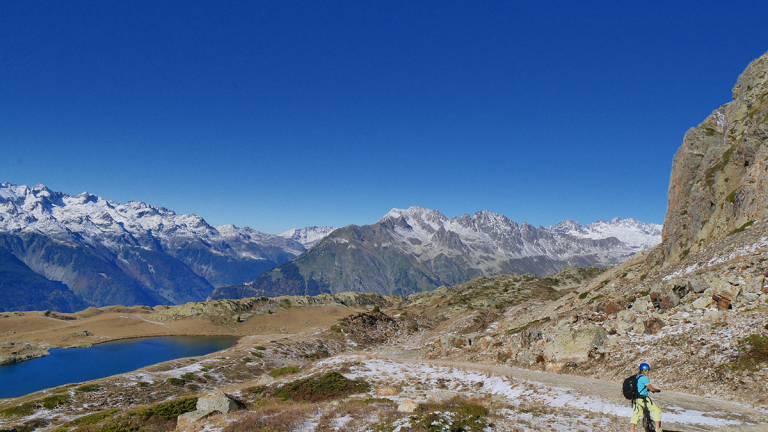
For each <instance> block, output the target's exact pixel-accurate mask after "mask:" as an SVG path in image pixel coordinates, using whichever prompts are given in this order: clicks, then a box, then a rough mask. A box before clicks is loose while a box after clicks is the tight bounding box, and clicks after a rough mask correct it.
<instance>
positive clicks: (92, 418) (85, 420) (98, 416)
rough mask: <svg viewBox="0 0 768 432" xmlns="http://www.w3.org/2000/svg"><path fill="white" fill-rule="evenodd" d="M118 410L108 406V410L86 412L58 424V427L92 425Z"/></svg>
mask: <svg viewBox="0 0 768 432" xmlns="http://www.w3.org/2000/svg"><path fill="white" fill-rule="evenodd" d="M118 410H119V408H110V409H108V410H104V411H100V412H97V413H93V414H88V415H86V416H82V417H78V418H76V419H74V420H72V421H69V422H67V423H64V424H63V425H61V426H60V428H59V429H64V430H68V429H69V428H70V427H73V426H86V425H92V424H96V423H99V422H101V421H102V420H105V419H108V418H110V417H112V416H113V415H115V413H116V412H117V411H118Z"/></svg>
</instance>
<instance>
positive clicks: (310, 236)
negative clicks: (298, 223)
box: [278, 226, 336, 249]
mask: <svg viewBox="0 0 768 432" xmlns="http://www.w3.org/2000/svg"><path fill="white" fill-rule="evenodd" d="M335 229H336V228H334V227H329V226H319V227H318V226H313V227H307V228H293V229H289V230H288V231H286V232H284V233H281V234H278V235H279V236H280V237H283V238H287V239H291V240H293V241H296V242H299V243H301V244H302V246H304V247H305V248H307V249H309V248H311V247H312V246H314V245H316V244H317V242H319V241H320V240H322V239H324V238H325V237H326V236H327V235H328V234H330V233H332V232H333V230H335Z"/></svg>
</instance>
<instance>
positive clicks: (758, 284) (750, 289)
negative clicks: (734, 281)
mask: <svg viewBox="0 0 768 432" xmlns="http://www.w3.org/2000/svg"><path fill="white" fill-rule="evenodd" d="M764 283H765V276H763V275H759V276H757V277H754V278H752V279H750V280H749V283H747V286H746V287H744V292H745V293H755V294H759V293H760V291H761V290H762V289H763V284H764Z"/></svg>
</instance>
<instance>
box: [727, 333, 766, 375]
mask: <svg viewBox="0 0 768 432" xmlns="http://www.w3.org/2000/svg"><path fill="white" fill-rule="evenodd" d="M739 350H740V351H741V352H742V354H740V355H739V357H738V358H737V359H736V361H734V362H733V363H732V364H731V365H730V367H731V368H732V369H736V370H749V371H758V370H760V369H761V368H762V367H763V366H765V363H766V362H768V335H760V334H751V335H749V336H747V337H745V338H743V339H742V340H741V341H740V346H739Z"/></svg>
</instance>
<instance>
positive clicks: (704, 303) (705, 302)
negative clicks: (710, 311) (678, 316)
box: [692, 297, 714, 309]
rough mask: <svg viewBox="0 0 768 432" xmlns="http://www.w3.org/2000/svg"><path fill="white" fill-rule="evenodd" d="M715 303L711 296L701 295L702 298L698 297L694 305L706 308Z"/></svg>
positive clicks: (697, 307)
mask: <svg viewBox="0 0 768 432" xmlns="http://www.w3.org/2000/svg"><path fill="white" fill-rule="evenodd" d="M713 303H714V301H713V300H712V299H711V298H709V297H701V298H698V299H696V300H694V301H693V305H692V306H693V307H694V309H706V308H708V307H710V306H712V304H713Z"/></svg>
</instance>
